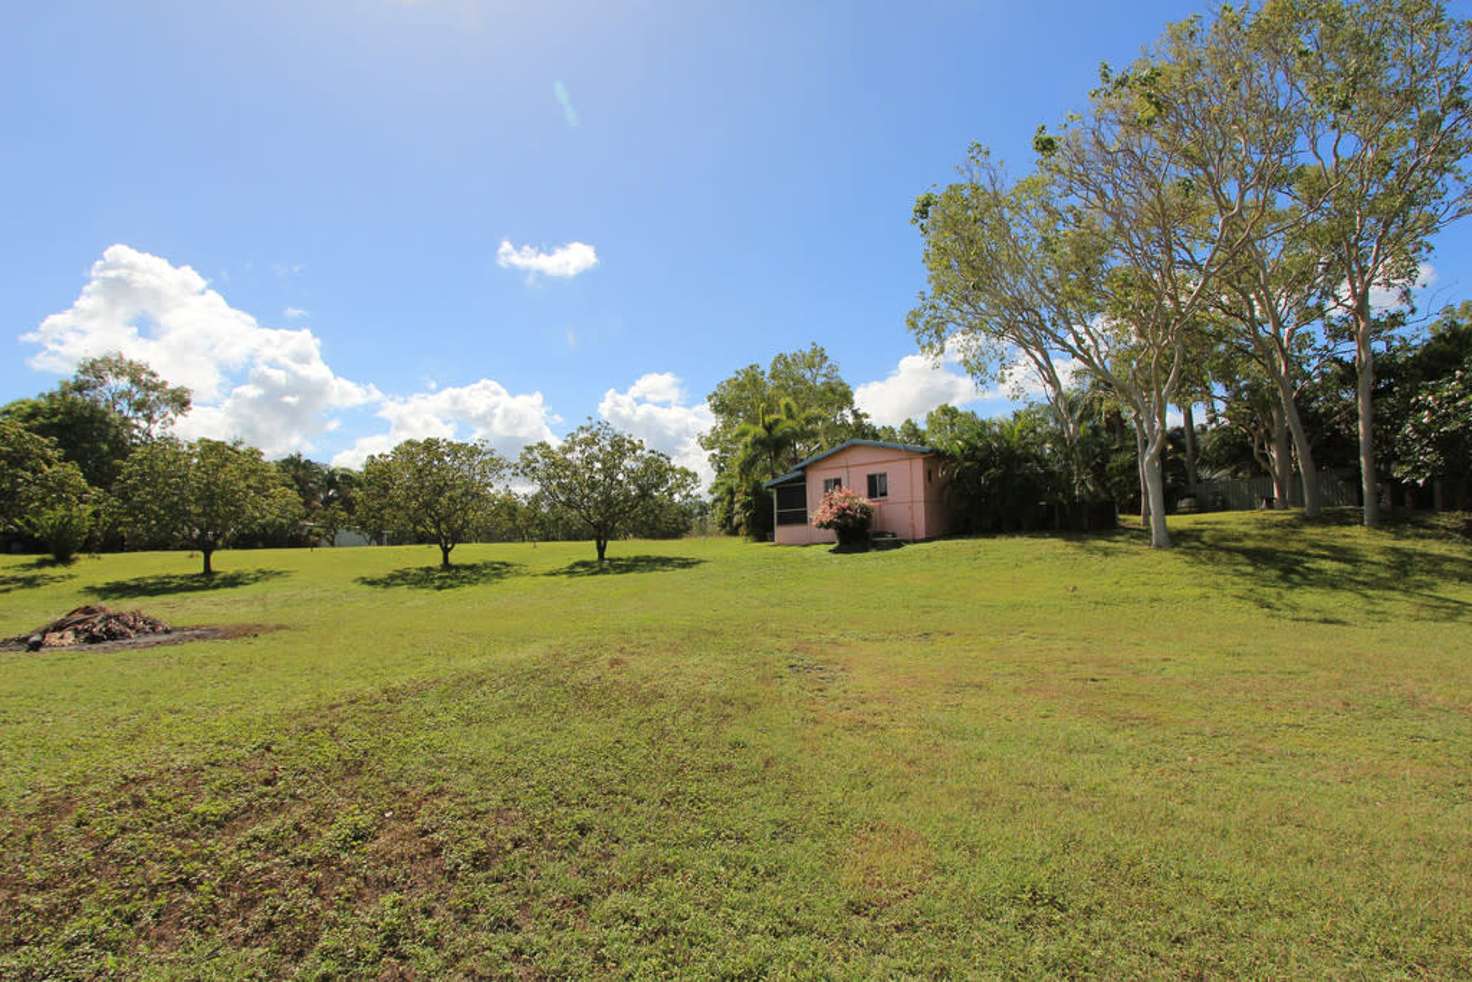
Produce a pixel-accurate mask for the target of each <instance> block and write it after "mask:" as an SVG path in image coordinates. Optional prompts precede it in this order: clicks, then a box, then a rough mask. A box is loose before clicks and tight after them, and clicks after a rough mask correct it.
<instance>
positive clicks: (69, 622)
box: [14, 604, 173, 651]
mask: <svg viewBox="0 0 1472 982" xmlns="http://www.w3.org/2000/svg"><path fill="white" fill-rule="evenodd" d="M172 632H173V628H171V627H169V625H167V624H165V623H164V622H163V621H161V620H159V619H158V618H157V617H149V616H148V615H147V614H145V613H143V611H141V610H113V609H111V608H110V607H104V606H103V605H102V604H89V605H88V606H86V607H78V608H77V609H76V610H73V611H71V612H69V613H68V614H66V615H65V616H63V617H60V618H57V619H56V620H54V621H52V622H51V623H50V624H43V625H42V626H40V627H38V628H36V629H35V630H34V631H32V632H31V633H30V634H27V635H24V636H22V637H19V638H15V639H14V640H15V641H16V642H18V643H22V644H24V645H25V646H26V649H27V650H29V651H40V650H41V649H42V648H69V647H71V646H72V645H75V644H102V643H104V642H107V641H132V640H134V639H135V638H143V637H147V636H149V635H154V634H170V633H172Z"/></svg>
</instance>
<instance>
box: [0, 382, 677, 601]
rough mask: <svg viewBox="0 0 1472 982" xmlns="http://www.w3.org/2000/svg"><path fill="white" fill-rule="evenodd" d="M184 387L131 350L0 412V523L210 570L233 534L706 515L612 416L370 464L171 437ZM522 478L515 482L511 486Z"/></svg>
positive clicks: (585, 523) (432, 445)
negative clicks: (609, 420)
mask: <svg viewBox="0 0 1472 982" xmlns="http://www.w3.org/2000/svg"><path fill="white" fill-rule="evenodd" d="M189 404H190V403H189V393H188V392H187V390H184V389H182V388H178V387H174V386H170V385H168V384H167V383H166V382H164V381H163V380H162V379H160V378H159V377H158V376H157V375H156V374H154V373H153V372H152V371H151V370H149V369H148V368H147V366H145V365H142V364H140V363H138V362H132V361H129V360H127V359H125V358H122V357H121V356H108V357H107V358H101V359H92V360H90V361H86V362H83V363H82V364H81V365H80V366H79V368H78V370H77V374H76V376H75V377H74V378H72V379H69V380H67V381H65V382H63V383H62V384H61V385H60V386H58V388H57V390H56V391H55V392H53V393H47V394H44V395H42V396H38V397H36V398H35V399H27V400H20V401H18V402H16V403H12V404H10V405H8V406H6V407H3V409H0V533H6V532H8V533H11V534H19V535H22V536H25V537H29V538H31V539H33V540H37V541H39V542H41V543H43V544H45V545H46V546H47V548H49V549H50V551H51V552H52V554H53V556H54V557H55V558H56V559H57V560H59V561H66V560H68V559H70V557H71V556H72V555H73V554H74V553H76V552H77V551H78V550H79V549H81V548H83V547H84V546H85V545H87V544H89V543H90V544H92V545H94V546H98V547H113V548H125V547H126V548H172V547H176V546H185V547H188V548H190V549H193V550H196V551H197V552H199V553H200V555H201V557H202V560H203V572H204V573H205V574H206V575H209V574H210V573H212V572H213V556H214V553H215V551H216V550H218V549H221V548H224V547H227V546H230V545H315V544H317V543H318V542H328V543H331V542H332V541H334V540H335V538H336V536H337V533H338V532H339V530H341V529H355V530H358V531H360V532H362V533H363V534H364V535H366V536H368V537H369V538H370V539H372V540H373V541H377V542H387V541H398V542H430V543H434V544H436V545H438V547H439V549H440V555H441V563H442V565H444V566H447V567H448V566H449V565H450V555H451V553H452V551H453V550H454V548H455V547H456V546H457V545H458V544H460V543H462V542H467V541H486V540H497V539H529V538H591V539H593V541H594V544H595V548H596V550H597V555H598V559H599V560H600V561H602V560H603V559H604V558H605V554H606V550H607V547H608V543H609V541H611V540H613V539H615V538H618V537H621V536H625V535H642V536H668V535H680V534H683V533H684V532H685V531H687V530H688V529H689V528H690V526H691V524H692V523H693V522H694V521H695V520H696V519H697V518H698V517H699V516H700V515H701V514H702V512H703V507H702V504H701V502H700V501H699V498H698V495H697V488H696V477H695V475H694V474H693V473H692V472H691V471H689V470H686V469H684V468H681V467H677V466H675V465H674V464H673V463H671V461H670V460H669V458H668V457H666V456H664V455H663V454H660V453H657V452H655V451H652V450H650V449H648V448H647V447H645V446H644V444H643V443H641V442H640V441H638V440H636V439H634V438H633V437H630V436H628V435H627V434H623V433H620V432H618V431H616V430H614V429H613V428H612V427H610V426H609V425H608V424H606V423H589V424H587V425H585V426H582V427H579V428H578V429H577V430H575V431H574V432H573V433H572V434H570V435H569V436H568V437H567V438H566V439H564V440H563V441H561V442H560V443H558V444H555V445H554V444H550V443H537V444H533V445H532V446H529V447H527V448H526V449H525V450H524V451H523V452H522V453H521V455H520V456H519V458H518V459H516V460H515V461H511V460H507V459H506V458H504V457H502V456H501V455H499V454H497V453H496V451H495V450H493V449H492V448H491V447H490V446H488V445H486V444H484V443H479V442H460V441H454V440H443V439H425V440H405V441H403V442H402V443H400V444H399V445H398V446H396V447H394V448H393V449H392V450H391V451H389V452H388V453H385V454H380V455H376V456H372V457H369V458H368V460H367V462H366V464H365V466H364V468H363V470H362V471H361V472H357V471H353V470H350V469H347V468H336V467H327V466H325V465H322V464H318V463H316V462H313V461H311V460H308V459H306V458H305V457H303V456H301V455H300V454H293V455H291V456H289V457H286V458H283V459H281V460H278V461H274V462H270V461H267V460H265V459H264V458H263V456H262V454H261V452H260V451H259V450H256V449H255V448H252V447H247V446H243V445H240V444H238V443H225V442H221V441H218V440H208V439H200V440H195V441H190V442H186V441H181V440H178V439H176V438H174V437H173V436H171V435H168V430H169V428H170V426H171V424H172V422H173V421H174V420H175V419H176V418H177V417H178V416H179V415H181V414H182V413H184V412H187V411H188V408H189ZM518 481H519V482H520V483H521V485H522V487H521V488H520V489H519V490H518V489H514V488H513V483H514V482H518Z"/></svg>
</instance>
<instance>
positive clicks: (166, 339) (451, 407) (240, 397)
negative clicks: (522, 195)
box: [21, 241, 1004, 482]
mask: <svg viewBox="0 0 1472 982" xmlns="http://www.w3.org/2000/svg"><path fill="white" fill-rule="evenodd" d="M497 261H498V262H499V263H500V264H501V265H502V266H505V267H508V268H514V269H520V270H525V271H527V272H528V273H531V274H535V275H547V276H557V277H567V276H575V275H577V274H578V273H579V272H582V271H584V270H586V269H590V268H592V267H593V266H594V265H596V264H597V262H598V259H597V254H596V252H595V251H594V249H593V247H592V246H590V245H586V244H584V243H580V242H572V243H569V244H567V245H565V246H560V247H558V248H557V249H554V250H552V251H550V252H542V251H539V250H537V249H534V248H533V247H531V246H522V247H520V248H517V247H515V246H512V245H511V243H510V242H509V241H506V242H502V244H501V248H500V250H499V251H498V254H497ZM282 316H283V317H284V318H285V319H286V320H290V321H294V322H301V321H303V320H305V319H306V318H307V316H308V312H307V311H305V310H301V309H299V308H295V307H288V308H286V309H285V310H284V311H283V312H282ZM21 340H23V341H25V342H28V343H31V344H35V345H37V346H38V349H39V350H38V351H37V352H36V353H35V354H34V355H33V356H32V357H31V358H29V359H28V362H27V363H28V364H29V365H30V366H31V367H32V368H33V369H35V370H37V371H41V372H53V373H57V374H67V373H69V372H71V371H72V370H73V369H74V368H75V367H76V365H77V363H78V362H79V361H81V360H82V359H84V358H89V357H94V356H97V355H103V354H108V353H110V352H121V353H122V354H124V355H126V356H127V357H129V358H133V359H136V360H139V361H143V362H146V363H147V364H149V365H150V366H151V367H153V368H154V370H155V371H157V372H158V373H159V374H160V375H162V376H163V377H164V378H166V379H168V380H169V381H170V382H172V383H175V384H180V385H185V386H188V387H189V389H190V391H191V392H192V393H193V395H194V407H193V409H191V411H190V412H189V413H188V415H186V416H185V417H183V418H182V419H181V420H180V421H179V422H178V424H177V425H176V433H177V434H178V435H179V436H181V437H184V438H186V439H193V438H196V437H201V436H207V437H214V438H217V439H227V440H229V439H240V440H244V441H245V442H247V443H249V444H251V445H253V446H256V447H259V448H261V450H262V451H263V452H265V454H266V455H267V456H268V457H279V456H284V455H286V454H289V453H293V452H301V453H304V454H312V453H317V452H320V450H321V442H322V441H323V439H324V438H328V437H330V439H331V442H333V443H335V444H337V445H338V447H339V448H340V449H338V450H337V451H336V452H335V453H333V454H332V456H331V461H332V463H333V464H335V465H339V466H353V467H357V466H361V465H362V463H363V461H364V460H365V459H366V458H367V457H368V455H369V454H373V453H379V452H382V451H385V450H388V449H390V448H391V447H393V446H394V444H396V443H398V442H399V441H400V440H405V439H410V438H423V437H430V436H436V437H447V438H456V439H476V440H485V441H487V442H488V443H490V444H491V445H492V446H494V447H495V448H496V449H497V450H498V451H499V452H501V453H503V454H507V455H515V454H517V453H519V452H520V450H521V448H522V447H525V446H526V445H527V444H529V443H534V442H536V441H538V440H552V441H555V440H557V439H558V435H557V433H556V432H555V431H554V427H558V426H560V424H562V423H563V422H564V421H563V418H562V417H561V416H560V415H558V414H557V413H556V412H555V411H554V410H553V409H552V407H550V406H549V405H548V404H547V402H546V400H545V398H544V397H543V395H542V393H541V392H539V391H532V392H520V393H517V392H512V391H511V390H509V389H508V388H507V387H506V386H505V385H503V384H502V383H501V382H499V381H497V380H495V379H491V378H481V379H478V380H477V381H474V382H471V383H469V384H467V385H461V386H449V387H444V388H439V387H435V386H434V385H432V384H428V385H426V387H425V388H424V389H423V390H421V391H418V392H412V393H409V394H407V395H396V394H386V393H384V392H382V391H381V390H380V389H379V388H378V387H377V386H376V385H374V384H372V383H369V382H360V381H354V380H352V379H347V378H344V377H342V376H341V375H338V374H337V373H336V372H335V371H334V370H333V369H332V367H331V366H330V365H329V364H328V362H327V360H326V358H325V357H324V354H323V345H322V341H321V339H320V338H319V337H318V336H317V335H316V334H315V333H314V332H313V331H312V329H311V328H310V327H306V326H301V327H291V328H282V327H269V326H264V325H262V324H261V323H260V322H258V321H257V320H256V318H255V317H254V316H252V315H251V314H249V313H247V312H245V311H243V310H239V309H237V308H235V307H232V306H231V305H230V304H229V302H228V301H226V299H225V297H224V296H223V295H222V294H221V293H220V292H219V291H218V290H216V289H214V288H213V287H212V286H211V285H210V283H209V281H207V280H206V279H205V278H204V277H203V276H201V275H200V274H199V273H198V272H196V271H195V270H194V269H193V268H192V267H190V266H188V265H179V266H176V265H174V264H173V263H171V262H170V261H169V260H167V259H164V258H162V257H160V256H155V255H152V254H150V253H147V252H143V251H141V250H139V249H135V248H133V247H131V246H127V245H122V244H117V245H112V246H109V247H108V248H107V249H106V250H104V251H103V254H102V257H101V258H100V259H98V260H97V261H96V262H95V263H93V265H92V268H91V270H90V272H89V274H88V278H87V281H86V283H85V284H84V285H83V287H82V290H81V293H80V294H79V295H78V296H77V298H76V300H74V301H73V302H72V304H71V306H70V307H68V308H67V309H65V310H63V311H60V312H58V313H54V314H51V315H50V316H48V317H46V318H45V319H44V320H42V321H41V323H40V324H39V325H38V326H37V327H36V328H35V329H34V330H32V331H28V332H26V333H25V334H22V335H21ZM854 395H855V401H856V402H857V403H858V405H859V408H861V409H863V410H864V411H865V412H866V413H869V414H870V416H871V417H872V418H873V419H874V420H875V422H877V423H880V424H898V423H900V422H903V421H904V420H905V419H911V418H913V419H920V420H923V419H924V417H925V415H926V413H928V412H930V410H932V409H934V408H935V407H937V406H939V405H942V404H946V403H950V404H955V405H963V404H966V403H970V402H976V401H978V400H984V399H989V398H1004V397H1003V396H1001V394H1000V393H999V392H997V391H994V390H987V391H983V390H981V389H979V388H978V386H977V385H976V383H975V381H974V380H973V379H971V378H970V377H969V376H968V375H966V374H965V373H964V372H963V371H961V370H960V368H959V359H958V358H956V357H953V356H951V355H947V356H946V357H944V358H942V359H940V360H939V361H936V360H932V359H930V358H929V357H928V356H925V355H920V354H914V355H906V356H904V357H903V358H901V359H900V362H899V364H898V365H897V366H896V368H895V369H894V370H893V371H892V372H891V373H890V374H889V375H888V376H887V377H886V378H883V379H879V380H876V381H871V382H865V383H862V384H860V385H858V386H857V387H856V388H855V390H854ZM353 409H359V410H362V409H371V410H372V415H373V417H374V418H376V419H377V420H380V421H382V424H383V425H382V426H381V427H380V428H379V429H377V430H376V431H375V432H367V433H352V434H346V433H344V432H343V422H344V421H343V418H342V413H343V411H345V410H353ZM597 412H598V415H599V416H601V417H602V418H603V419H605V420H607V421H608V422H609V423H612V424H613V425H614V426H616V427H618V428H620V429H622V430H624V431H625V432H628V433H630V434H632V435H634V436H636V437H638V438H639V439H641V440H643V441H644V442H645V443H646V444H648V445H649V446H650V447H652V448H654V449H656V450H659V451H661V452H663V453H666V454H668V455H669V456H670V457H671V458H672V459H673V460H674V461H675V462H676V463H678V464H681V465H682V466H685V467H689V468H691V469H692V470H694V471H695V472H696V473H697V474H699V475H700V476H701V478H702V480H703V481H707V482H708V481H709V480H710V479H711V478H712V477H713V474H712V473H711V470H710V465H709V462H708V461H707V460H706V455H705V451H704V450H703V449H702V448H701V446H700V442H699V441H700V437H701V435H702V434H704V433H705V432H706V431H707V430H709V429H710V427H711V426H712V425H713V424H714V422H715V420H714V416H713V415H712V413H711V411H710V407H709V406H708V405H707V404H706V403H705V401H704V400H698V401H696V400H692V399H691V397H690V395H689V393H688V392H687V391H686V390H685V386H684V383H683V381H682V380H681V378H680V377H679V376H678V375H676V374H675V373H673V372H668V371H650V372H646V373H644V374H643V375H641V376H639V378H637V379H636V380H635V381H634V382H633V383H632V384H631V385H629V386H628V388H626V389H622V390H621V389H619V388H617V387H610V388H608V389H607V390H606V391H605V392H604V394H603V397H602V399H601V400H600V401H599V403H598V407H597Z"/></svg>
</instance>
